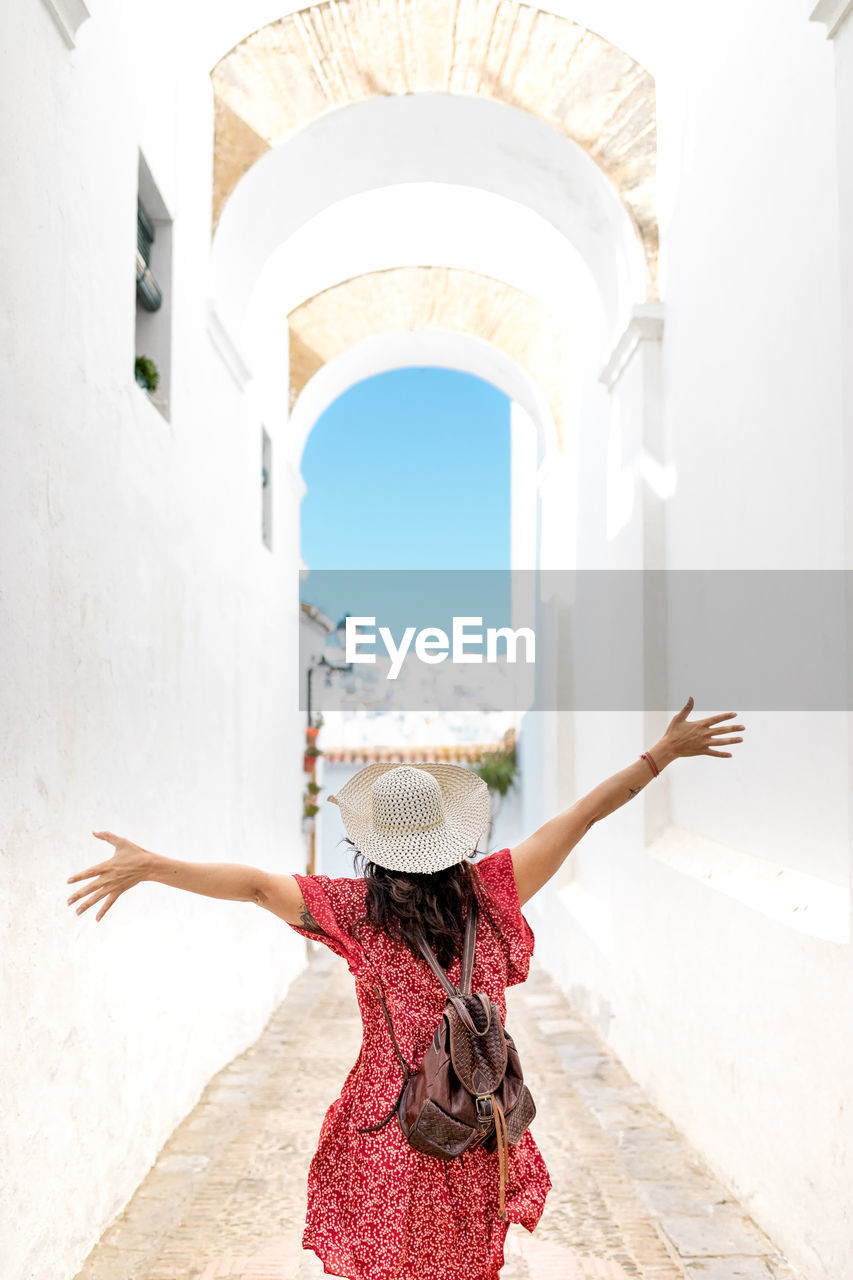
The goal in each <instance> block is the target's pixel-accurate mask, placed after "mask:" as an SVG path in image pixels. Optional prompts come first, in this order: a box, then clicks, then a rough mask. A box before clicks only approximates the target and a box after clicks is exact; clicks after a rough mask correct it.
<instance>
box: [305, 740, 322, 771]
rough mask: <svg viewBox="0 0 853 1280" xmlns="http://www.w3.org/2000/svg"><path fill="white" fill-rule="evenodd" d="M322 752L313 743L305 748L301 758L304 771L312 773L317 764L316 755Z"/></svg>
mask: <svg viewBox="0 0 853 1280" xmlns="http://www.w3.org/2000/svg"><path fill="white" fill-rule="evenodd" d="M322 754H323V753H322V751H321V750H320V748H319V747H315V746H314V745H313V743H312V744H311V745H310V746H307V747H306V748H305V755H304V757H303V760H302V767H303V769H304V770H305V772H306V773H313V772H314V769H315V767H316V765H317V757H318V756H321V755H322Z"/></svg>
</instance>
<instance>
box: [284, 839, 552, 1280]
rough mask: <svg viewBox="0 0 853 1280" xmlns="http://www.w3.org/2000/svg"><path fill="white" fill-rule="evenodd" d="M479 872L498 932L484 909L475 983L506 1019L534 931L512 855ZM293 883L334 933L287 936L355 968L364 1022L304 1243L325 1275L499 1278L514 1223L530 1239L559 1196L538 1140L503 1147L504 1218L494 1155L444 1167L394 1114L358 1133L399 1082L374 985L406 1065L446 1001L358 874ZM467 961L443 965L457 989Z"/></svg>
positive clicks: (358, 1279)
mask: <svg viewBox="0 0 853 1280" xmlns="http://www.w3.org/2000/svg"><path fill="white" fill-rule="evenodd" d="M473 865H474V866H475V867H476V869H477V871H478V872H479V874H480V877H481V884H482V885H483V886H484V887H485V889H486V893H487V896H488V903H487V906H488V907H489V908H490V910H491V913H492V914H493V915H494V916H495V919H496V921H497V922H498V923H499V926H500V927H499V929H496V928H495V927H494V925H493V924H492V922H491V921H490V920H489V917H488V914H487V912H486V911H485V910H481V912H480V918H479V921H478V924H477V945H476V951H475V958H474V970H473V976H472V985H471V989H472V991H485V992H487V993H488V994H489V996H490V997H491V998H492V999H493V1000H494V1001H495V1003H496V1004H497V1006H498V1008H499V1009H500V1011H501V1017H502V1018H503V1019H504V1020H505V1019H506V998H505V994H504V992H505V988H506V987H508V986H512V985H513V984H514V983H518V982H523V981H524V980H525V978H526V977H527V974H528V969H529V965H530V958H531V956H532V954H533V944H534V939H533V930H532V929H531V928H530V925H529V924H528V923H527V921H526V920H525V918H524V916H523V915H522V914H521V907H520V904H519V899H518V890H517V888H516V884H515V877H514V875H513V868H512V855H511V852H510V850H509V849H500V850H498V851H497V852H495V853H491V854H489V855H488V856H487V857H485V858H481V859H479V860H478V861H477V862H475V863H474V864H473ZM296 879H297V880H298V882H299V887H300V889H301V890H302V895H303V897H304V899H305V903H306V905H307V907H308V910H309V911H310V912H311V915H312V916H313V917H314V919H315V920H316V921H317V923H318V924H319V925H320V927H321V928H322V929H323V930H324V931H325V934H326V936H325V937H324V936H323V935H320V934H317V933H311V932H310V931H309V930H307V929H304V928H303V927H302V926H299V925H291V928H293V929H295V930H296V932H297V933H301V934H303V936H304V937H307V938H314V939H319V940H320V941H321V942H324V943H325V944H326V945H327V946H329V947H330V948H331V950H332V951H334V952H336V954H337V955H340V956H342V957H343V958H344V959H345V960H346V961H347V964H348V966H349V970H350V972H351V973H352V975H353V977H354V978H355V987H356V995H357V997H358V1003H359V1008H360V1010H361V1018H362V1024H363V1039H362V1045H361V1049H360V1051H359V1055H358V1058H357V1059H356V1061H355V1063H354V1064H353V1066H352V1067H351V1068H350V1071H349V1073H348V1075H347V1077H346V1080H345V1081H344V1084H343V1086H342V1088H341V1093H340V1097H338V1098H337V1099H336V1100H335V1101H334V1102H333V1103H332V1104H331V1106H330V1107H329V1109H328V1111H327V1112H326V1115H325V1117H324V1120H323V1124H322V1128H321V1130H320V1140H319V1145H318V1148H317V1150H316V1152H315V1153H314V1156H313V1157H312V1160H311V1165H310V1168H309V1173H308V1211H307V1216H306V1222H305V1230H304V1232H303V1236H302V1245H303V1248H305V1249H313V1251H314V1252H315V1253H316V1254H317V1256H318V1257H319V1258H320V1260H321V1261H322V1263H323V1269H324V1272H325V1274H327V1275H332V1276H340V1277H345V1278H346V1280H497V1277H498V1273H499V1271H500V1269H501V1267H502V1265H503V1262H504V1239H505V1236H506V1232H507V1227H508V1224H509V1222H517V1223H520V1224H521V1225H522V1226H523V1227H525V1228H526V1229H527V1230H528V1231H531V1232H532V1231H533V1230H534V1228H535V1227H536V1225H537V1223H538V1221H539V1219H540V1217H541V1215H542V1210H543V1208H544V1205H545V1197H546V1196H547V1194H548V1191H549V1190H550V1188H551V1179H550V1176H549V1174H548V1170H547V1168H546V1166H545V1161H544V1160H543V1158H542V1154H541V1152H540V1150H539V1148H538V1147H537V1145H536V1143H535V1142H534V1140H533V1135H532V1134H531V1132H530V1130H529V1129H528V1130H527V1131H526V1133H525V1134H524V1136H523V1137H522V1139H521V1141H520V1142H519V1143H517V1144H516V1146H514V1147H510V1149H509V1177H508V1181H507V1187H506V1210H507V1221H505V1222H502V1221H501V1220H500V1219H499V1218H498V1186H499V1169H498V1153H497V1151H493V1152H490V1151H486V1150H485V1149H484V1148H482V1147H475V1148H474V1149H472V1150H471V1151H468V1152H465V1153H464V1154H463V1155H462V1156H459V1157H458V1158H456V1159H454V1160H447V1161H444V1160H439V1159H437V1158H436V1157H435V1156H428V1155H423V1154H422V1153H421V1152H419V1151H415V1150H414V1149H413V1148H412V1147H410V1146H409V1145H408V1143H407V1142H406V1140H405V1138H404V1137H403V1134H402V1132H401V1130H400V1126H399V1124H398V1123H397V1119H396V1117H395V1116H393V1117H392V1118H391V1120H390V1121H389V1122H388V1124H387V1125H385V1127H384V1128H382V1129H380V1130H378V1131H377V1132H374V1133H357V1132H356V1129H357V1128H358V1127H360V1126H362V1127H363V1126H366V1125H370V1124H374V1123H375V1122H376V1121H378V1120H381V1119H382V1117H383V1116H384V1115H386V1113H387V1112H388V1111H389V1109H390V1108H391V1106H392V1104H393V1102H394V1100H395V1098H396V1097H397V1095H398V1093H399V1091H400V1085H401V1083H402V1073H401V1071H400V1064H399V1062H398V1060H397V1056H396V1054H395V1052H394V1047H393V1045H392V1042H391V1036H390V1034H389V1031H388V1026H387V1024H386V1022H385V1018H384V1015H383V1012H382V1005H381V1004H380V1002H379V1000H378V998H377V996H376V995H375V993H374V991H373V990H372V986H375V985H377V983H378V984H379V985H380V988H381V989H382V990H383V991H384V995H385V999H386V1001H387V1003H388V1008H389V1009H390V1012H391V1017H392V1019H393V1021H394V1030H395V1033H396V1036H397V1040H398V1043H399V1045H400V1049H401V1051H402V1053H403V1056H404V1057H405V1058H406V1061H407V1062H408V1064H409V1066H410V1067H411V1068H412V1069H416V1068H417V1067H418V1065H419V1064H420V1062H421V1059H422V1057H423V1055H424V1053H425V1052H426V1050H427V1047H428V1045H429V1043H430V1040H431V1039H432V1037H433V1034H434V1032H435V1028H436V1026H437V1025H438V1022H439V1020H440V1018H441V1014H442V1010H443V1009H444V1004H445V998H446V997H445V993H444V991H443V989H442V987H441V984H440V983H439V982H438V980H437V979H436V977H435V974H434V973H433V972H432V971H431V969H430V967H429V965H428V964H427V962H426V960H424V959H423V957H421V956H417V957H416V956H414V955H413V954H412V953H411V952H410V951H409V950H408V948H407V947H403V946H401V945H399V944H395V943H394V942H393V940H392V939H391V938H390V937H389V936H388V935H387V934H385V933H384V932H383V931H381V930H379V929H376V928H375V927H374V926H372V925H371V924H369V923H368V922H366V921H364V920H363V916H364V896H365V881H364V879H363V878H361V877H358V878H354V879H351V878H349V877H334V878H332V877H329V876H324V875H313V876H302V875H298V876H297V877H296ZM359 921H361V923H359ZM460 966H461V958H460V957H457V958H456V959H454V961H453V963H452V965H451V966H450V968H449V970H448V973H449V976H450V980H451V982H453V983H455V984H457V985H458V983H459V977H460V972H459V971H460ZM508 1030H509V1031H510V1032H512V1027H509V1028H508ZM522 1065H523V1063H522ZM534 1123H535V1122H534Z"/></svg>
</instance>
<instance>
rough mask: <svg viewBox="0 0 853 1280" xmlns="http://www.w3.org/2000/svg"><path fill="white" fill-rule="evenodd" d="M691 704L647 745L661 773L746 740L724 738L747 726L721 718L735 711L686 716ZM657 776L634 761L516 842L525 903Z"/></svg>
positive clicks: (517, 872)
mask: <svg viewBox="0 0 853 1280" xmlns="http://www.w3.org/2000/svg"><path fill="white" fill-rule="evenodd" d="M692 708H693V699H692V698H688V699H687V702H686V703H685V704H684V706H683V707H682V708H681V710H680V711H679V712H678V713H677V715H675V716H673V718H672V720H670V722H669V724H668V725H667V729H666V732H665V733H664V734H663V736H662V737H661V738H660V739H659V740H658V742H656V743H655V745H654V746H653V747H650V748H649V754H650V755H651V757H652V759H653V760H654V762H655V765H656V766H657V768H658V770H660V771H661V772H662V771H663V770H664V769H665V768H666V767H667V765H670V764H672V762H673V760H677V759H678V758H679V757H680V756H698V755H706V756H721V757H730V756H731V754H732V753H731V751H720V750H717V749H716V748H718V747H721V746H727V745H729V744H730V743H733V742H742V741H743V739H742V738H739V737H720V734H730V733H733V732H734V731H735V730H737V731H742V730H743V728H744V726H743V725H742V724H722V723H721V722H722V721H724V720H730V719H731V718H732V717H733V716H736V715H737V712H736V711H728V712H726V713H725V714H723V715H717V716H707V717H706V718H705V719H704V720H688V719H687V717H688V716H689V714H690V712H691V710H692ZM654 776H655V775H654V774H653V772H652V770H651V768H650V766H649V764H648V763H647V762H646V761H645V760H643V759H638V760H635V761H634V763H633V764H630V765H628V767H627V768H626V769H622V770H620V772H619V773H614V774H613V776H612V777H610V778H607V779H606V780H605V781H604V782H601V783H599V785H598V786H597V787H594V788H593V790H592V791H590V792H588V793H587V795H585V796H582V797H581V798H580V800H576V801H575V803H574V804H573V805H571V806H570V807H569V808H568V809H565V810H563V812H562V813H558V814H557V816H556V817H555V818H551V819H550V820H549V821H548V822H546V823H544V824H543V825H542V826H541V827H539V829H538V830H537V831H534V833H533V835H532V836H528V838H527V839H526V840H522V841H521V843H520V844H517V845H516V846H515V848H514V849H513V850H512V864H513V870H514V872H515V882H516V885H517V886H518V896H519V900H520V901H521V903H522V904H524V903H525V902H527V900H528V899H529V898H532V897H533V895H534V893H536V892H537V891H538V890H539V889H541V888H542V886H543V885H544V884H546V883H547V882H548V881H549V880H550V879H551V877H552V876H553V875H554V874H555V872H556V871H558V870H559V868H560V867H561V866H562V864H563V863H564V862H565V860H566V858H567V857H568V855H569V854H570V853H571V851H572V849H573V848H574V847H575V845H576V844H577V843H578V841H579V840H580V839H581V838H582V837H583V836H585V835H586V833H587V831H589V829H590V827H591V826H592V825H593V823H596V822H600V821H601V819H602V818H606V817H607V815H608V814H610V813H613V812H614V810H616V809H619V808H621V806H622V805H623V804H627V802H628V801H629V800H632V799H633V797H634V796H635V795H638V794H639V792H640V791H642V790H643V788H644V787H645V786H647V785H648V784H649V783H650V782H651V781H652V780H653V778H654Z"/></svg>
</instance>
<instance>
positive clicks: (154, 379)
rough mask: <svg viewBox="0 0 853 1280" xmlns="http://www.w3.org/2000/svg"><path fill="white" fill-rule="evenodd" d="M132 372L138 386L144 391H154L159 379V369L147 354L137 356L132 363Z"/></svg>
mask: <svg viewBox="0 0 853 1280" xmlns="http://www.w3.org/2000/svg"><path fill="white" fill-rule="evenodd" d="M133 374H134V377H135V378H136V381H137V382H138V383H139V385H140V387H144V388H145V390H146V391H156V390H157V385H158V383H159V381H160V370H159V369H158V368H157V366H156V364H155V363H154V361H153V360H152V359H151V358H150V357H149V356H137V357H136V360H135V361H134V365H133Z"/></svg>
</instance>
